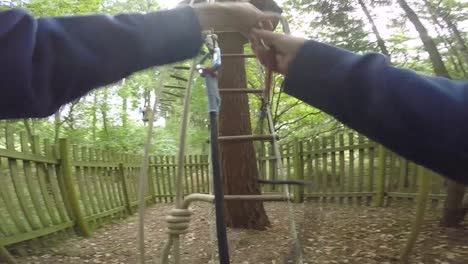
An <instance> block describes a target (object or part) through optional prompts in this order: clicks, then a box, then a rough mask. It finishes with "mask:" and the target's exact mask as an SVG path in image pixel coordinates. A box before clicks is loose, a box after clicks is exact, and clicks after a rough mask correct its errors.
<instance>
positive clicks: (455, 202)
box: [398, 0, 465, 227]
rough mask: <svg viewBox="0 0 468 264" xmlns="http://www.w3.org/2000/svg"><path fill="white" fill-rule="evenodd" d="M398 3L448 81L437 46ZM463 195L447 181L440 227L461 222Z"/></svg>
mask: <svg viewBox="0 0 468 264" xmlns="http://www.w3.org/2000/svg"><path fill="white" fill-rule="evenodd" d="M398 3H399V4H400V6H401V8H402V9H403V10H404V11H405V13H406V15H407V16H408V18H409V20H410V21H411V23H413V25H414V27H415V28H416V30H417V31H418V33H419V37H420V38H421V40H422V42H423V44H424V48H425V49H426V51H427V53H429V57H430V60H431V62H432V66H433V68H434V72H435V74H436V75H438V76H443V77H446V78H449V79H450V75H449V73H448V71H447V68H446V67H445V65H444V63H443V61H442V56H441V55H440V53H439V50H438V49H437V46H436V45H435V43H434V40H433V39H432V38H431V37H430V36H429V34H428V33H427V29H426V28H425V27H424V25H423V24H422V23H421V21H420V20H419V17H418V16H417V15H416V13H415V12H414V10H413V9H411V7H410V6H409V5H408V3H407V2H406V1H405V0H398ZM464 193H465V187H464V186H463V185H461V184H457V183H456V182H453V181H450V180H449V184H448V188H447V199H446V200H445V205H444V215H443V217H442V220H441V221H440V225H441V226H446V227H450V226H457V225H458V224H459V223H460V222H461V221H463V219H462V218H461V217H460V215H461V214H462V211H463V208H462V200H463V194H464Z"/></svg>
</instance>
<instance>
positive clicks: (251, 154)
mask: <svg viewBox="0 0 468 264" xmlns="http://www.w3.org/2000/svg"><path fill="white" fill-rule="evenodd" d="M244 42H245V39H244V38H243V37H242V36H241V35H240V34H239V33H226V34H222V35H220V37H219V44H220V48H221V50H222V52H223V53H224V54H242V53H243V52H244V49H243V45H244ZM246 85H247V83H246V77H245V63H244V61H243V59H240V58H236V59H234V58H233V59H225V60H224V61H223V66H222V68H221V72H220V76H219V86H220V90H222V89H223V88H241V87H246ZM221 100H222V102H223V104H222V106H221V113H220V127H219V130H220V135H221V136H237V135H250V134H252V127H251V123H250V109H249V103H248V98H247V94H226V93H224V94H222V97H221ZM221 165H222V175H223V177H224V188H225V193H226V194H244V195H249V194H250V195H252V194H260V186H259V185H258V183H257V182H256V180H255V178H256V177H257V176H258V170H257V161H256V155H255V150H254V145H253V143H252V142H235V143H222V145H221ZM226 223H227V225H228V226H230V227H241V228H252V229H260V230H262V229H265V228H266V227H267V226H269V225H270V222H269V220H268V217H267V215H266V213H265V209H264V207H263V203H262V202H259V201H255V202H252V201H248V202H246V201H226Z"/></svg>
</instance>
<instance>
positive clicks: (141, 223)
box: [138, 68, 165, 264]
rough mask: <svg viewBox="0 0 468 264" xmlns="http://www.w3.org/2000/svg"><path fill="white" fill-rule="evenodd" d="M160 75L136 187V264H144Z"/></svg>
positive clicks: (162, 79)
mask: <svg viewBox="0 0 468 264" xmlns="http://www.w3.org/2000/svg"><path fill="white" fill-rule="evenodd" d="M160 72H161V74H160V77H159V78H160V79H159V84H158V85H157V86H156V87H155V88H154V91H155V93H154V94H155V98H154V104H153V108H152V112H151V114H150V116H149V122H148V132H147V134H146V143H145V150H144V154H143V161H142V164H141V170H140V179H139V185H138V195H139V196H138V251H139V255H138V263H140V264H144V263H145V216H144V214H145V205H146V195H147V191H148V169H149V168H148V164H149V152H150V148H151V142H152V139H153V127H154V119H155V116H156V108H157V107H158V104H159V97H160V93H159V90H160V87H162V86H163V82H164V77H165V75H164V74H165V69H164V68H161V71H160Z"/></svg>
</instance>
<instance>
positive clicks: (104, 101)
mask: <svg viewBox="0 0 468 264" xmlns="http://www.w3.org/2000/svg"><path fill="white" fill-rule="evenodd" d="M103 92H104V96H103V99H102V103H101V116H102V128H103V130H104V136H105V138H106V140H108V139H109V121H108V119H107V111H108V110H109V107H108V105H107V100H108V97H109V91H108V90H107V88H105V89H104V91H103Z"/></svg>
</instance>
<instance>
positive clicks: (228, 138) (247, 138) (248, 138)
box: [218, 135, 278, 142]
mask: <svg viewBox="0 0 468 264" xmlns="http://www.w3.org/2000/svg"><path fill="white" fill-rule="evenodd" d="M275 137H276V139H278V136H277V135H240V136H220V137H218V140H219V141H221V142H228V141H272V140H273V139H274V138H275Z"/></svg>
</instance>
